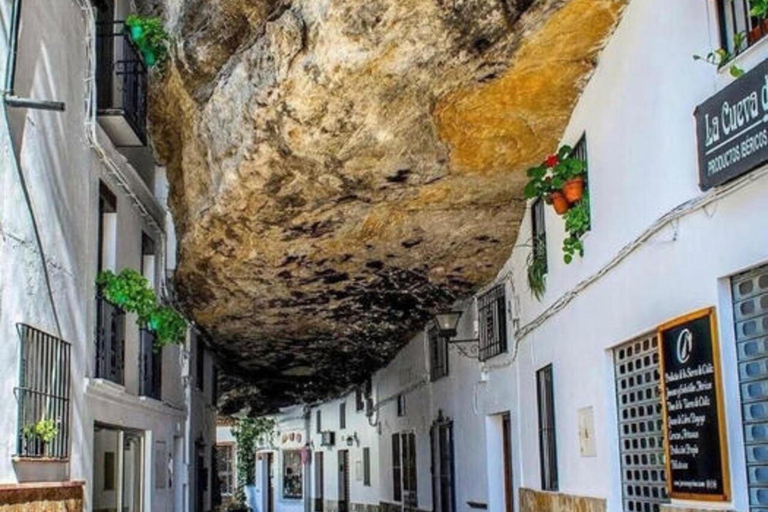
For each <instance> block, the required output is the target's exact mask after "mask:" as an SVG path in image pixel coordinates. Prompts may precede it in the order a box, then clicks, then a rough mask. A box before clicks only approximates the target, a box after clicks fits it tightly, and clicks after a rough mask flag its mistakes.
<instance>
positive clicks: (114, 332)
mask: <svg viewBox="0 0 768 512" xmlns="http://www.w3.org/2000/svg"><path fill="white" fill-rule="evenodd" d="M96 377H97V378H99V379H107V380H109V381H112V382H114V383H116V384H123V381H124V378H125V312H123V311H122V310H121V309H120V308H118V307H117V306H114V305H113V304H110V303H109V302H107V301H106V300H105V299H103V298H101V297H99V298H97V299H96Z"/></svg>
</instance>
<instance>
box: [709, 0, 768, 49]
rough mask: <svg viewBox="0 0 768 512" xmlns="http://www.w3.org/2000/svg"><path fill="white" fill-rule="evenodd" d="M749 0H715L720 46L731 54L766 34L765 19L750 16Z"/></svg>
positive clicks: (767, 24)
mask: <svg viewBox="0 0 768 512" xmlns="http://www.w3.org/2000/svg"><path fill="white" fill-rule="evenodd" d="M751 8H752V7H751V2H750V0H717V18H718V23H719V29H720V46H721V47H722V48H723V49H725V50H727V51H728V54H729V55H731V56H736V55H738V54H740V53H742V52H743V51H744V50H746V49H747V48H749V47H751V46H753V45H754V44H755V43H757V42H758V41H759V40H761V39H762V38H763V37H765V36H766V34H768V23H766V20H763V19H760V18H758V17H755V16H750V13H749V12H750V10H751Z"/></svg>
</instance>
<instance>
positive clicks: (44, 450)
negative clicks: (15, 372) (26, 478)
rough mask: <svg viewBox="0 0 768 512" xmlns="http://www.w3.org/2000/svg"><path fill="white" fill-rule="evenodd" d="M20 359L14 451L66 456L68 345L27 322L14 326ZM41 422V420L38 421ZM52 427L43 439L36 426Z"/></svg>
mask: <svg viewBox="0 0 768 512" xmlns="http://www.w3.org/2000/svg"><path fill="white" fill-rule="evenodd" d="M17 329H18V333H19V338H20V345H21V346H20V353H21V361H20V367H19V385H18V387H17V388H16V389H15V390H14V394H15V396H16V399H17V400H18V419H17V422H18V424H17V431H16V436H17V437H16V454H17V455H18V456H20V457H50V458H56V459H65V458H67V457H68V456H69V404H70V398H69V381H70V357H71V345H70V344H69V343H67V342H66V341H63V340H60V339H59V338H56V337H55V336H52V335H50V334H48V333H45V332H43V331H40V330H38V329H35V328H34V327H31V326H29V325H25V324H19V325H18V326H17ZM41 422H43V423H41ZM38 425H44V426H47V427H49V428H50V427H53V428H55V429H56V435H55V436H53V439H51V440H50V441H49V442H43V440H42V439H41V438H40V436H39V435H38V434H37V433H36V426H38Z"/></svg>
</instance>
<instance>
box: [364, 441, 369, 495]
mask: <svg viewBox="0 0 768 512" xmlns="http://www.w3.org/2000/svg"><path fill="white" fill-rule="evenodd" d="M363 485H365V486H367V487H370V486H371V449H370V448H363Z"/></svg>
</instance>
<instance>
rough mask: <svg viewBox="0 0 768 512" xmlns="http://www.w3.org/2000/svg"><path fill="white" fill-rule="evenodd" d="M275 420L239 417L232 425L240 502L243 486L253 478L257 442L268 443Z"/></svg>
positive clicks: (273, 429)
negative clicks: (235, 446)
mask: <svg viewBox="0 0 768 512" xmlns="http://www.w3.org/2000/svg"><path fill="white" fill-rule="evenodd" d="M276 426H277V421H275V419H274V418H264V417H262V418H240V419H238V420H237V423H235V425H234V426H233V427H232V435H233V436H234V438H235V441H236V442H237V495H236V498H237V500H238V501H239V502H240V503H244V502H245V486H247V485H251V484H253V483H254V480H255V476H256V475H255V473H254V469H255V467H256V465H255V464H254V462H255V459H256V449H257V448H258V446H257V444H268V443H270V441H271V439H272V435H273V434H274V431H275V427H276Z"/></svg>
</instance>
